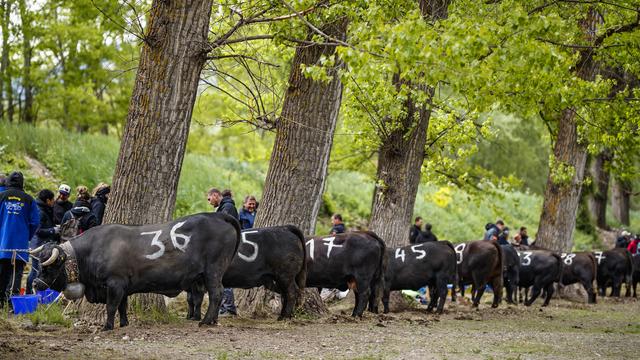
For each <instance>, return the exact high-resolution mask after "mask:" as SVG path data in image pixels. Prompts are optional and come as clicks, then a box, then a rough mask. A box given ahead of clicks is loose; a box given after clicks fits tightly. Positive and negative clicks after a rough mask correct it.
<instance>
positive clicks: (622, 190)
mask: <svg viewBox="0 0 640 360" xmlns="http://www.w3.org/2000/svg"><path fill="white" fill-rule="evenodd" d="M632 191H633V190H632V187H631V182H629V181H625V180H620V179H618V178H614V179H613V184H612V185H611V210H612V211H613V217H615V218H616V220H618V221H619V222H620V224H622V225H624V226H629V225H630V223H629V206H630V198H631V193H632Z"/></svg>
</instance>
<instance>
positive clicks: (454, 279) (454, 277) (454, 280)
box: [440, 240, 502, 291]
mask: <svg viewBox="0 0 640 360" xmlns="http://www.w3.org/2000/svg"><path fill="white" fill-rule="evenodd" d="M440 242H443V243H445V244H447V246H448V247H450V248H451V250H452V251H453V259H454V261H453V264H454V265H453V274H449V275H450V276H451V281H452V285H453V290H452V291H455V288H456V283H457V277H458V255H457V254H456V248H455V247H453V244H452V243H451V242H449V241H447V240H443V241H440ZM500 250H502V249H500Z"/></svg>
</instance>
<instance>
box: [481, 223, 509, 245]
mask: <svg viewBox="0 0 640 360" xmlns="http://www.w3.org/2000/svg"><path fill="white" fill-rule="evenodd" d="M485 229H486V230H487V231H486V232H485V233H484V240H495V241H497V240H498V236H499V235H500V233H501V232H502V229H504V221H502V220H500V219H498V220H497V221H496V223H495V224H491V223H489V224H487V226H485Z"/></svg>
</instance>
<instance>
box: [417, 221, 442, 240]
mask: <svg viewBox="0 0 640 360" xmlns="http://www.w3.org/2000/svg"><path fill="white" fill-rule="evenodd" d="M431 229H432V227H431V224H429V223H427V224H425V225H424V231H421V232H420V234H418V237H417V238H416V240H415V241H416V243H423V242H430V241H438V237H437V236H436V234H434V233H433V231H431Z"/></svg>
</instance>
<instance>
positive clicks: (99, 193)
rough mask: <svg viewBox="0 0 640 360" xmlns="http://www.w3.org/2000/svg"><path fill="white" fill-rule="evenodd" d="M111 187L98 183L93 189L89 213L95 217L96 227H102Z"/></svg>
mask: <svg viewBox="0 0 640 360" xmlns="http://www.w3.org/2000/svg"><path fill="white" fill-rule="evenodd" d="M110 192H111V187H110V186H109V185H107V184H105V183H100V184H98V186H96V187H95V189H93V199H91V212H92V213H93V215H95V216H96V220H97V221H98V225H102V219H103V218H104V210H105V209H106V208H107V201H108V200H109V193H110Z"/></svg>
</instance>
